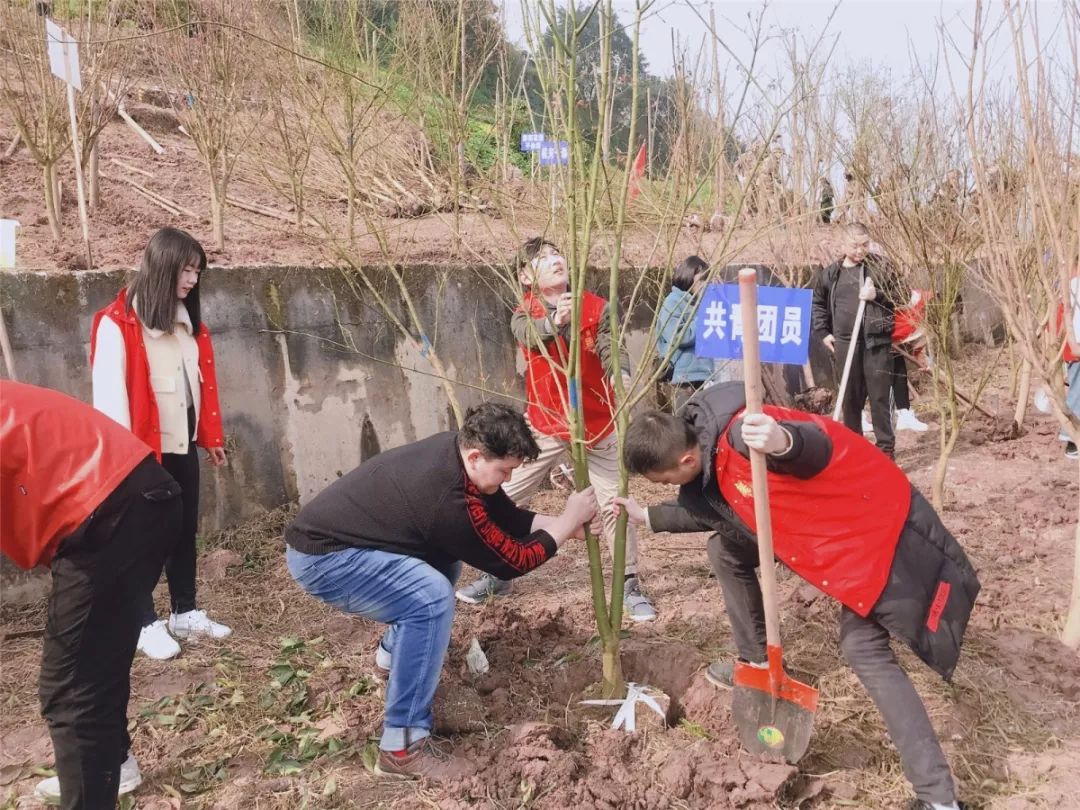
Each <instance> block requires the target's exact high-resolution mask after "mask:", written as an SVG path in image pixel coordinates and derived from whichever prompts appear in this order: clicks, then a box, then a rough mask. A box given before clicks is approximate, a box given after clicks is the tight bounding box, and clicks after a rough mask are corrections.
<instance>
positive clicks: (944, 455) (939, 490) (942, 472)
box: [930, 406, 960, 512]
mask: <svg viewBox="0 0 1080 810" xmlns="http://www.w3.org/2000/svg"><path fill="white" fill-rule="evenodd" d="M947 412H948V415H949V421H948V424H947V425H943V426H942V428H941V430H942V440H941V451H940V452H939V453H938V460H937V464H936V465H935V466H934V483H933V488H932V489H931V495H930V500H931V502H932V503H933V505H934V509H936V510H937V511H938V512H940V511H942V510H943V509H944V508H945V478H946V476H947V475H948V473H949V459H950V458H951V457H952V453H953V450H954V449H956V442H957V440H958V439H959V438H960V420H959V418H957V414H956V407H955V406H953V407H950V408H949V409H948V411H947Z"/></svg>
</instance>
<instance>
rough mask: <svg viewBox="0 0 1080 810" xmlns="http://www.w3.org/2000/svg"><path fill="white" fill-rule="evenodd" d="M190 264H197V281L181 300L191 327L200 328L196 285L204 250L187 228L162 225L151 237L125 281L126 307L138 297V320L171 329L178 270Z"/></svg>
mask: <svg viewBox="0 0 1080 810" xmlns="http://www.w3.org/2000/svg"><path fill="white" fill-rule="evenodd" d="M189 264H197V265H198V266H199V283H198V284H196V285H195V286H194V287H192V288H191V292H189V293H188V294H187V298H185V299H183V300H184V306H185V307H187V311H188V317H189V318H191V329H192V332H193V333H194V334H197V333H198V331H199V326H200V325H201V324H202V319H201V318H200V315H199V287H201V286H202V272H203V271H204V270H206V251H204V250H203V247H202V245H200V244H199V241H198V240H197V239H196V238H195V237H194V236H192V235H191V234H190V233H188V232H187V231H181V230H180V229H178V228H162V229H161V230H160V231H158V232H157V233H155V234H154V235H153V236H151V237H150V241H149V242H147V243H146V249H145V250H144V251H143V255H142V261H140V262H139V272H138V273H136V274H135V278H134V279H133V280H132V282H131V284H129V285H128V294H127V309H128V312H131V307H132V302H133V301H134V300H135V298H136V297H138V299H139V320H141V321H142V323H143V326H146V327H147V328H149V329H160V330H162V331H163V332H171V331H173V327H174V325H175V324H176V301H177V298H176V284H177V281H178V280H179V278H180V271H181V270H183V269H184V268H185V267H187V266H188V265H189Z"/></svg>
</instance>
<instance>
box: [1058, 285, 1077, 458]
mask: <svg viewBox="0 0 1080 810" xmlns="http://www.w3.org/2000/svg"><path fill="white" fill-rule="evenodd" d="M1069 296H1070V299H1071V301H1072V316H1073V334H1074V335H1075V336H1077V339H1078V340H1080V276H1076V275H1074V276H1073V277H1072V279H1071V280H1070V281H1069ZM1057 324H1058V328H1059V329H1060V331H1061V333H1062V339H1063V340H1064V346H1063V347H1062V349H1061V358H1062V360H1063V361H1064V363H1065V386H1066V387H1065V407H1067V408H1068V409H1069V412H1070V413H1071V414H1072V416H1073V418H1074V419H1075V420H1076V421H1078V422H1080V353H1078V352H1077V351H1076V350H1075V349H1074V348H1073V346H1072V344H1071V343H1070V342H1069V336H1068V334H1067V333H1066V325H1065V305H1064V304H1059V305H1058V312H1057ZM1061 440H1062V441H1064V442H1065V458H1069V459H1075V458H1078V457H1080V452H1078V451H1077V449H1076V443H1075V442H1073V440H1072V438H1071V437H1070V436H1069V434H1068V433H1067V432H1066V431H1064V430H1063V431H1061Z"/></svg>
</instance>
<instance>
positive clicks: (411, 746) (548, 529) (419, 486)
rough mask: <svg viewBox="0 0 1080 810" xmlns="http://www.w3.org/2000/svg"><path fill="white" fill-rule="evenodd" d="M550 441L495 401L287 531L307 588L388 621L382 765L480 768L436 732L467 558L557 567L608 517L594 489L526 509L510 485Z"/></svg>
mask: <svg viewBox="0 0 1080 810" xmlns="http://www.w3.org/2000/svg"><path fill="white" fill-rule="evenodd" d="M539 452H540V451H539V448H538V447H537V445H536V441H535V440H534V439H533V437H532V434H531V433H530V431H529V427H528V425H527V424H526V422H525V419H524V417H522V415H521V414H520V413H518V412H517V411H515V410H514V409H513V408H510V407H507V406H505V405H497V404H494V403H485V404H483V405H480V406H479V407H476V408H472V409H470V410H469V412H468V413H467V414H466V415H465V421H464V424H463V425H462V426H461V430H460V431H448V432H446V433H438V434H436V435H434V436H432V437H430V438H428V439H424V440H422V441H419V442H415V443H413V444H410V445H406V446H405V447H398V448H395V449H393V450H388V451H387V452H385V453H382V454H381V455H379V456H376V457H375V458H373V459H371V460H370V461H367V462H365V463H364V464H362V465H360V466H359V467H357V468H356V469H355V470H353V471H352V472H350V473H349V474H348V475H345V476H343V477H342V478H340V479H338V480H337V481H335V482H334V483H333V484H331V485H330V486H329V487H327V488H326V489H325V490H323V491H322V492H321V493H319V494H318V495H317V496H316V497H315V498H314V499H313V500H312V501H311V502H310V503H309V504H307V506H305V507H304V508H303V509H301V510H300V512H299V513H298V514H297V516H296V518H295V519H294V520H293V522H292V523H291V524H290V525H289V526H288V528H287V529H286V530H285V542H286V544H287V549H286V560H287V562H288V565H289V572H290V573H291V574H292V576H293V578H294V579H295V580H296V581H297V583H299V585H300V587H302V588H303V589H304V590H305V591H307V592H308V593H310V594H311V595H312V596H314V597H316V598H318V599H321V600H322V601H324V602H326V603H327V604H330V605H333V606H334V607H336V608H339V609H340V610H343V611H345V612H347V613H353V614H356V615H358V616H364V617H365V618H368V619H373V620H374V621H377V622H382V623H384V624H387V625H389V627H388V629H387V631H386V633H385V634H384V635H383V638H382V641H381V642H380V643H379V649H378V651H377V653H376V656H375V661H376V664H377V665H378V666H379V667H381V668H382V669H385V670H388V671H389V673H390V676H389V680H388V682H387V687H386V707H385V710H384V720H383V734H382V739H381V741H380V743H379V748H380V753H379V759H378V762H377V764H376V766H375V772H376V773H377V774H379V775H381V776H392V777H397V778H405V779H408V778H416V777H421V776H423V777H427V778H429V779H434V780H440V781H444V780H450V779H459V778H462V777H465V776H468V775H469V774H470V773H471V772H472V770H473V768H472V765H471V764H470V763H469V762H467V761H466V760H464V759H462V758H461V757H458V756H455V755H452V754H450V753H448V752H447V751H445V750H443V749H442V748H439V747H437V746H436V745H435V744H434V743H433V742H432V740H431V728H432V722H433V720H432V713H431V702H432V699H433V697H434V695H435V687H436V686H437V685H438V682H439V673H440V671H441V670H442V664H443V659H444V657H445V655H446V649H447V647H448V645H449V643H450V626H451V624H452V623H453V619H454V583H455V582H456V581H457V578H458V575H459V574H460V573H461V564H462V562H463V561H464V562H467V563H468V564H469V565H471V566H473V567H474V568H479V569H480V570H481V571H484V572H486V573H489V574H493V575H494V576H497V577H499V578H500V579H513V578H515V577H519V576H521V575H522V574H525V573H527V572H529V571H531V570H532V569H533V568H536V567H537V566H539V565H542V564H543V563H545V562H547V561H548V560H549V559H551V558H552V557H553V556H555V552H556V550H557V549H558V548H559V546H561V545H562V543H563V542H564V541H565V540H567V539H568V538H570V537H576V538H578V539H581V538H583V536H584V534H583V527H584V525H585V524H587V523H590V522H591V521H592V520H593V518H594V517H596V514H597V504H596V496H595V494H594V493H593V490H592V488H591V487H590V488H588V489H585V490H582V491H581V492H575V493H573V494H572V495H570V497H569V498H568V499H567V502H566V508H565V509H564V510H563V513H562V514H561V515H559V516H549V515H538V514H536V513H534V512H530V511H529V510H527V509H520V508H518V507H517V506H515V505H514V503H513V501H511V500H510V498H509V497H507V495H506V493H505V492H503V490H502V485H503V484H504V483H505V482H506V481H508V480H510V477H511V475H512V473H513V471H514V469H515V468H516V467H519V466H520V465H521V463H522V462H523V461H528V460H531V459H534V458H536V456H537V455H538V454H539Z"/></svg>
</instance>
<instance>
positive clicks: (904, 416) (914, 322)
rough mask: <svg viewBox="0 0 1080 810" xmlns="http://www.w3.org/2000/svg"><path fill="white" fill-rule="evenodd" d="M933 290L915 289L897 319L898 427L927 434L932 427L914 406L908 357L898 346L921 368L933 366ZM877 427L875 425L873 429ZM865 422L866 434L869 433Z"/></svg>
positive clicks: (895, 396) (895, 399)
mask: <svg viewBox="0 0 1080 810" xmlns="http://www.w3.org/2000/svg"><path fill="white" fill-rule="evenodd" d="M930 295H931V293H930V292H929V291H927V290H912V291H911V300H910V302H909V303H908V305H907V306H906V307H897V308H896V313H895V317H894V319H893V333H892V345H893V349H894V351H893V405H895V406H896V429H897V430H898V431H899V430H912V431H915V432H916V433H925V432H926V431H927V430H929V429H930V426H929V425H927V424H926V423H925V422H923V421H922V420H921V419H919V417H918V416H916V415H915V411H913V410H912V409H911V393H910V392H909V391H908V374H907V359H906V358H905V357H904V355H902V354H900V352H899V351H896V349H900V350H903V351H904V352H906V353H907V354H910V355H911V356H912V357H913V358H914V359H915V362H916V363H918V364H919V366H920V368H929V362H930V358H929V355H928V354H927V351H926V333H925V331H924V330H923V324H924V323H925V322H926V302H927V300H928V299H929V298H930ZM872 429H873V426H871V430H872ZM866 432H867V431H866V426H865V424H864V425H863V433H866Z"/></svg>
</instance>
